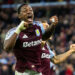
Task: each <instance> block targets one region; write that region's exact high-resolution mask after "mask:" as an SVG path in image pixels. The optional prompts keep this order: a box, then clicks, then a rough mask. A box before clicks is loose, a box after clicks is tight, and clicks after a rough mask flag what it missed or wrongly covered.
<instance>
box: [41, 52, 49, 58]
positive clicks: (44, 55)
mask: <svg viewBox="0 0 75 75" xmlns="http://www.w3.org/2000/svg"><path fill="white" fill-rule="evenodd" d="M41 58H48V59H49V58H50V54H47V53H42V55H41Z"/></svg>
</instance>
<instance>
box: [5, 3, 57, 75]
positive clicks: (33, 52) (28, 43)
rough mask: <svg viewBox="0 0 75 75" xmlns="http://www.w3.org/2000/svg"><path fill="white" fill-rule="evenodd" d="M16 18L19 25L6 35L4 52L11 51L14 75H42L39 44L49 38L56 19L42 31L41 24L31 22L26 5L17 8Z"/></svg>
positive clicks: (29, 8) (31, 14)
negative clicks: (12, 53) (14, 60)
mask: <svg viewBox="0 0 75 75" xmlns="http://www.w3.org/2000/svg"><path fill="white" fill-rule="evenodd" d="M18 17H19V19H20V20H21V23H20V24H19V25H18V26H17V27H15V28H12V29H10V30H9V31H8V33H7V34H6V38H5V40H4V50H6V51H7V52H9V51H11V49H13V52H14V54H15V56H16V59H17V62H16V68H15V69H16V71H15V75H42V71H41V51H42V47H41V42H42V40H47V39H48V38H49V37H50V35H51V34H52V32H53V31H54V29H55V27H56V24H57V23H58V18H57V17H53V19H52V23H51V26H49V27H48V29H46V30H44V28H43V24H42V23H41V22H33V18H34V14H33V10H32V8H31V6H29V5H28V4H22V5H21V6H20V7H19V8H18Z"/></svg>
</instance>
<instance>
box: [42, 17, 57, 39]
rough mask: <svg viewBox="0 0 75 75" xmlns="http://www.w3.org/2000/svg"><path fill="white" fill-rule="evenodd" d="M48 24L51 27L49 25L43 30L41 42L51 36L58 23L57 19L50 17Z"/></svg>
mask: <svg viewBox="0 0 75 75" xmlns="http://www.w3.org/2000/svg"><path fill="white" fill-rule="evenodd" d="M50 22H51V25H49V27H48V28H47V29H46V30H45V33H44V34H43V36H42V39H43V40H47V39H48V38H49V37H50V36H51V35H52V34H53V32H54V30H55V27H56V25H57V23H58V17H57V16H53V17H51V18H50Z"/></svg>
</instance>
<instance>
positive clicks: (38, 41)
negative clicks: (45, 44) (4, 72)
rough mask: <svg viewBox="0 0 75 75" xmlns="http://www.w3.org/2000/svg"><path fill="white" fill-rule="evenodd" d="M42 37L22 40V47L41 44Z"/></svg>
mask: <svg viewBox="0 0 75 75" xmlns="http://www.w3.org/2000/svg"><path fill="white" fill-rule="evenodd" d="M41 41H42V39H40V40H37V41H31V42H23V47H33V46H37V45H39V44H41Z"/></svg>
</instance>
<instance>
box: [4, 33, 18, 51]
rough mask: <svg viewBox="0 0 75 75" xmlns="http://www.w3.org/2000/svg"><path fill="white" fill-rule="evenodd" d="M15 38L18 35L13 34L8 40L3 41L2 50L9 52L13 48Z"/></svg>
mask: <svg viewBox="0 0 75 75" xmlns="http://www.w3.org/2000/svg"><path fill="white" fill-rule="evenodd" d="M17 36H18V34H16V33H14V34H13V35H12V36H11V37H10V39H8V40H5V41H4V50H6V51H9V50H11V49H12V48H13V47H14V45H15V43H16V39H17Z"/></svg>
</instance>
